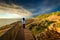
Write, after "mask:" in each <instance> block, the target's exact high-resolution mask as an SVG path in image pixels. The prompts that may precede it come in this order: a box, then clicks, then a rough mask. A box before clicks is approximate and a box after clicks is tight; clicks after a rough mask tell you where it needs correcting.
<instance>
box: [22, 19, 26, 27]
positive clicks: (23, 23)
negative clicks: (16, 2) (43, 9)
mask: <svg viewBox="0 0 60 40" xmlns="http://www.w3.org/2000/svg"><path fill="white" fill-rule="evenodd" d="M22 25H23V28H25V18H22Z"/></svg>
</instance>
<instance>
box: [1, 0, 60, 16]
mask: <svg viewBox="0 0 60 40" xmlns="http://www.w3.org/2000/svg"><path fill="white" fill-rule="evenodd" d="M1 2H3V3H4V2H5V3H6V4H15V5H18V6H22V7H23V8H24V9H26V10H28V11H29V12H31V13H32V15H33V16H37V15H40V14H43V13H51V12H56V11H60V0H3V1H2V0H1V1H0V3H1Z"/></svg>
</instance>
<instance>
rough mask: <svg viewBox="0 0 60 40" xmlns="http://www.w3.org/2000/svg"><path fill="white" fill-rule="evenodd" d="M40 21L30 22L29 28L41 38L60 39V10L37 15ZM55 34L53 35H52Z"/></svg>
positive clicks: (41, 39)
mask: <svg viewBox="0 0 60 40" xmlns="http://www.w3.org/2000/svg"><path fill="white" fill-rule="evenodd" d="M36 18H37V20H39V21H37V20H36V21H34V22H32V23H31V24H29V25H28V26H27V27H28V29H29V30H30V31H31V32H32V33H33V34H34V36H35V38H36V39H39V40H55V39H56V40H60V12H59V11H58V12H53V13H50V14H42V15H39V16H37V17H36ZM52 35H53V36H52Z"/></svg>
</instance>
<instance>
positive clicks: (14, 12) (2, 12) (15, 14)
mask: <svg viewBox="0 0 60 40" xmlns="http://www.w3.org/2000/svg"><path fill="white" fill-rule="evenodd" d="M2 5H3V4H2ZM5 5H6V6H5ZM5 5H3V6H0V18H23V17H25V18H28V17H30V16H32V13H31V12H29V11H27V10H26V9H24V8H23V7H21V6H17V5H14V4H12V6H10V5H7V4H5Z"/></svg>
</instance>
